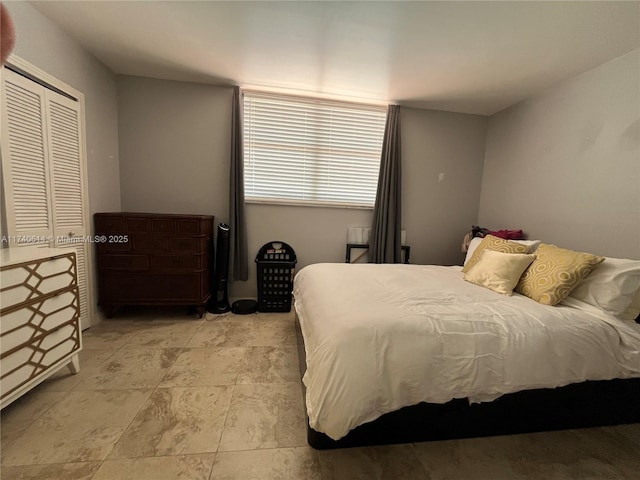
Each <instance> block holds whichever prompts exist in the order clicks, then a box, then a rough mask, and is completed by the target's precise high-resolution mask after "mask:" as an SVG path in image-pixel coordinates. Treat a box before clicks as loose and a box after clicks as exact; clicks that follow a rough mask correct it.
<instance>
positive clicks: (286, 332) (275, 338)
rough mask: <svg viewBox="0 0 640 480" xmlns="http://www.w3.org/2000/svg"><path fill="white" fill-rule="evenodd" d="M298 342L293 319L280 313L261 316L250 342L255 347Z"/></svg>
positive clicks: (252, 332) (253, 329)
mask: <svg viewBox="0 0 640 480" xmlns="http://www.w3.org/2000/svg"><path fill="white" fill-rule="evenodd" d="M296 344H297V337H296V329H295V324H294V323H293V321H292V320H289V319H286V318H282V317H280V316H278V314H270V316H266V315H264V314H263V315H262V316H259V317H258V319H257V320H256V321H255V322H254V325H253V328H252V329H251V338H250V339H249V343H248V345H250V346H255V347H258V346H282V345H296Z"/></svg>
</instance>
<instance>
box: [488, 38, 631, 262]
mask: <svg viewBox="0 0 640 480" xmlns="http://www.w3.org/2000/svg"><path fill="white" fill-rule="evenodd" d="M479 223H480V224H481V225H483V226H487V227H492V228H523V229H525V230H526V231H527V233H528V234H529V236H530V237H531V238H539V239H542V240H543V241H545V242H549V243H555V244H557V245H559V246H564V247H567V248H572V249H578V250H582V251H588V252H593V253H597V254H601V255H607V256H612V257H626V258H634V259H640V50H635V51H633V52H631V53H629V54H627V55H624V56H622V57H620V58H618V59H615V60H613V61H611V62H608V63H606V64H604V65H601V66H600V67H598V68H595V69H593V70H590V71H588V72H586V73H584V74H582V75H579V76H577V77H574V78H572V79H570V80H568V81H566V82H563V83H561V84H558V85H556V86H554V87H553V88H550V89H548V90H546V91H544V92H542V93H540V94H538V95H536V96H534V97H532V98H530V99H528V100H526V101H524V102H522V103H520V104H518V105H515V106H513V107H511V108H509V109H507V110H504V111H502V112H500V113H498V114H496V115H494V116H493V117H491V118H490V120H489V127H488V132H487V145H486V153H485V165H484V175H483V181H482V194H481V200H480V212H479Z"/></svg>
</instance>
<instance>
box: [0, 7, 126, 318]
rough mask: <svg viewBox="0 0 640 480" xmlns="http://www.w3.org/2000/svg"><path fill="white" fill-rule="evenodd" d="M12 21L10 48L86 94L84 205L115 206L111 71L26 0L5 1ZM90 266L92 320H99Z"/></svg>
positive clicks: (117, 185)
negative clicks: (86, 195)
mask: <svg viewBox="0 0 640 480" xmlns="http://www.w3.org/2000/svg"><path fill="white" fill-rule="evenodd" d="M6 6H7V9H8V10H9V13H10V15H11V17H12V19H13V21H14V23H15V27H16V46H15V49H14V51H13V53H14V54H15V55H17V56H19V57H20V58H22V59H23V60H26V61H28V62H30V63H32V64H33V65H35V66H36V67H38V68H40V69H41V70H44V71H45V72H47V73H48V74H50V75H53V76H54V77H56V78H57V79H59V80H61V81H63V82H65V83H66V84H68V85H70V86H71V87H73V88H75V89H76V90H78V91H80V92H82V93H83V94H84V96H85V126H86V140H87V177H88V193H89V211H90V212H91V214H93V213H95V212H100V211H118V210H120V174H119V165H120V164H119V157H118V110H117V90H116V77H115V75H113V73H111V71H110V70H109V69H108V68H106V67H105V66H104V65H103V64H102V63H100V62H99V61H98V60H97V59H96V58H95V57H94V56H92V55H91V54H89V53H87V52H86V51H85V50H84V49H83V48H82V47H80V45H79V44H78V43H77V42H76V41H75V40H73V39H72V38H70V37H69V36H67V34H65V33H64V32H63V31H62V30H60V28H58V27H57V26H56V25H55V24H54V23H52V22H51V21H50V20H49V19H48V18H46V17H44V16H43V15H42V14H41V13H40V12H38V11H37V10H35V9H34V8H33V7H31V6H30V5H29V4H27V3H26V2H6ZM96 285H97V283H96V281H95V267H94V280H93V289H94V294H93V299H94V305H92V310H93V314H92V317H93V321H94V322H97V321H99V320H100V316H99V315H98V314H97V313H98V312H97V311H96V305H95V302H97V294H96Z"/></svg>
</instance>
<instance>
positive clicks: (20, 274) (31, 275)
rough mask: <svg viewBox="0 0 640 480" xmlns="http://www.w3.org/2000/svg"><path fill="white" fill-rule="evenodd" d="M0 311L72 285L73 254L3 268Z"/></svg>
mask: <svg viewBox="0 0 640 480" xmlns="http://www.w3.org/2000/svg"><path fill="white" fill-rule="evenodd" d="M0 285H1V287H2V312H5V311H7V310H9V309H12V308H13V307H15V306H17V305H19V304H21V303H23V302H27V301H30V300H32V299H34V298H37V297H40V296H43V295H48V294H50V293H53V292H56V291H58V290H62V289H64V288H67V287H70V286H73V285H76V266H75V262H74V259H73V255H72V254H69V255H64V256H60V257H55V258H49V259H42V260H37V261H34V262H29V263H24V264H18V265H11V266H10V267H3V268H2V271H0Z"/></svg>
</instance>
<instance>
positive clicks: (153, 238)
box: [132, 235, 170, 253]
mask: <svg viewBox="0 0 640 480" xmlns="http://www.w3.org/2000/svg"><path fill="white" fill-rule="evenodd" d="M132 242H133V252H134V253H149V252H168V251H170V246H169V237H167V236H165V235H135V236H134V237H133V239H132Z"/></svg>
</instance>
